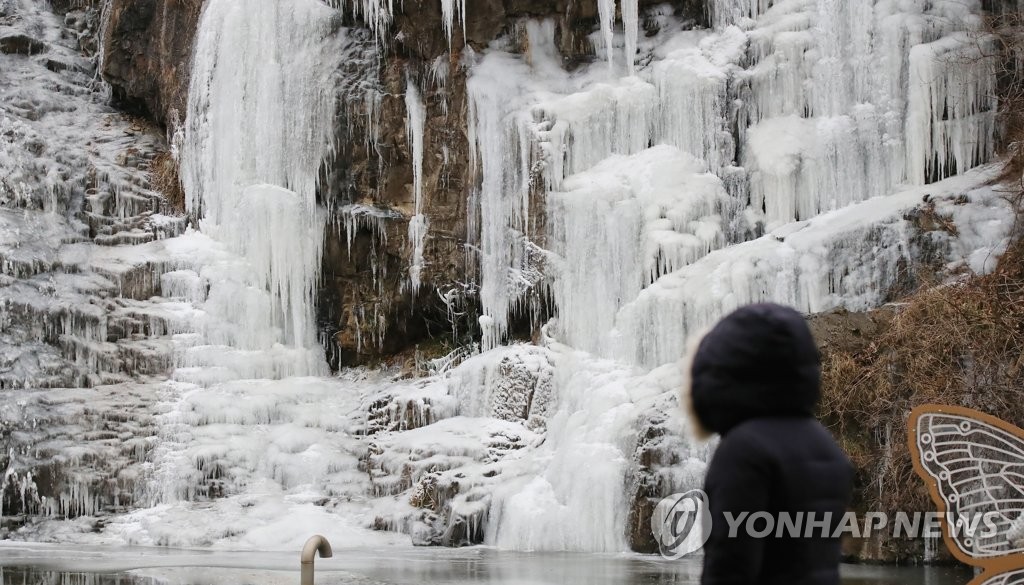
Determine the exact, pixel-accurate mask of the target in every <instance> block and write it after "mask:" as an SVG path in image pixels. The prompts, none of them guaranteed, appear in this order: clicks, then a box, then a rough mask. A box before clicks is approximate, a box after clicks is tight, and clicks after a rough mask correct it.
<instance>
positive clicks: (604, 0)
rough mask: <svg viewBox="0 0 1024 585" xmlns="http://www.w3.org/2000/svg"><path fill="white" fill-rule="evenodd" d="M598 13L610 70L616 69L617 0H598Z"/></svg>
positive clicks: (611, 71)
mask: <svg viewBox="0 0 1024 585" xmlns="http://www.w3.org/2000/svg"><path fill="white" fill-rule="evenodd" d="M597 13H598V17H599V19H600V21H601V38H602V39H603V41H604V52H605V58H606V59H608V71H609V72H610V73H613V72H614V71H615V58H614V53H615V0H597Z"/></svg>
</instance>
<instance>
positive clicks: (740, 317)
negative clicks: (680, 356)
mask: <svg viewBox="0 0 1024 585" xmlns="http://www.w3.org/2000/svg"><path fill="white" fill-rule="evenodd" d="M689 371H690V380H689V382H690V383H689V392H690V396H689V400H690V405H691V407H692V410H693V415H694V416H695V417H696V419H697V420H696V422H697V423H699V426H701V427H703V428H704V429H706V430H707V431H710V432H715V433H719V434H723V435H724V434H725V433H727V432H729V430H730V429H732V428H733V427H735V426H736V425H738V424H740V423H742V422H744V421H746V420H749V419H752V418H762V417H779V416H798V417H811V416H814V409H815V407H816V406H817V404H818V400H819V398H820V397H821V389H820V386H821V359H820V357H819V355H818V348H817V346H816V345H815V343H814V337H813V336H812V335H811V330H810V328H809V327H808V326H807V322H806V321H805V320H804V318H803V316H802V315H801V314H800V313H798V312H796V311H794V310H793V309H790V308H788V307H783V306H781V305H775V304H767V303H766V304H758V305H750V306H747V307H743V308H741V309H739V310H737V311H735V312H733V313H731V314H730V315H728V316H726V317H725V318H724V319H722V320H721V321H719V322H718V324H717V325H715V326H714V328H712V329H711V330H710V331H709V332H708V333H707V335H705V336H704V337H703V339H701V340H700V344H699V345H698V346H697V349H696V352H695V353H694V354H693V362H692V365H691V366H690V368H689Z"/></svg>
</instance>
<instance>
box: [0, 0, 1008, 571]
mask: <svg viewBox="0 0 1024 585" xmlns="http://www.w3.org/2000/svg"><path fill="white" fill-rule="evenodd" d="M440 2H441V6H440V7H441V12H442V16H443V21H444V27H445V29H444V30H445V34H446V35H447V37H448V40H449V42H452V38H453V36H454V35H455V34H456V31H457V29H458V27H459V26H460V25H461V26H462V27H463V29H465V25H466V9H467V6H466V0H440ZM21 5H23V6H25V7H28V8H27V9H26V10H24V11H22V12H21V13H19V14H18V15H17V18H12V19H9V21H10V22H13V23H15V24H13V25H10V24H4V25H0V32H3V30H5V29H4V28H3V27H4V26H15V27H19V30H22V29H24V30H31V31H34V32H36V33H37V34H38V35H39V36H41V39H42V42H43V43H44V45H45V46H46V49H45V52H44V53H42V54H40V55H38V56H35V57H26V56H23V55H6V54H0V68H2V70H3V71H4V73H5V75H4V76H2V77H0V93H2V98H3V99H2V100H0V203H2V207H0V272H2V274H0V325H2V331H0V388H3V395H2V398H0V431H2V432H3V433H7V434H4V435H3V436H4V437H5V440H6V441H8V443H5V444H9V445H10V447H9V449H8V450H7V453H8V459H9V462H8V463H7V466H8V467H7V470H6V471H5V472H4V476H3V482H2V483H0V505H2V506H3V507H4V508H3V510H2V512H0V514H2V515H3V516H7V517H10V516H13V515H28V516H32V517H52V518H62V519H65V521H64V522H53V523H49V522H44V521H33V522H29V523H28V524H27V525H26V526H24V527H23V528H20V529H19V531H18V532H16V533H14V534H13V537H15V538H25V539H41V540H67V541H78V542H91V543H122V544H123V543H131V544H145V545H170V546H181V547H195V546H212V547H220V548H231V549H256V550H269V549H280V548H293V547H295V546H298V545H300V544H301V543H302V541H303V539H304V538H305V537H307V536H308V535H309V534H310V533H311V532H322V533H324V534H326V535H327V536H328V537H329V538H330V539H331V540H332V542H335V543H338V544H367V543H369V544H371V545H377V544H380V545H391V544H395V543H397V542H406V543H407V542H409V539H410V538H411V539H412V540H413V542H416V543H419V544H456V545H457V544H467V543H478V542H485V543H488V544H491V545H495V546H497V547H500V548H507V549H517V550H576V551H614V552H617V551H622V550H624V549H625V548H626V547H627V540H626V539H627V524H628V522H630V519H629V518H628V513H627V512H628V509H629V506H630V505H631V503H632V502H634V501H635V499H636V498H639V497H647V496H645V495H644V494H651V495H657V494H665V493H670V492H672V491H676V490H682V489H688V488H691V487H695V486H697V485H699V483H700V481H701V475H702V473H703V467H704V461H705V459H706V456H707V448H706V447H705V446H701V445H697V444H694V443H691V442H688V441H687V440H685V439H684V436H685V432H686V431H685V422H684V421H683V419H682V416H681V414H680V412H679V409H678V408H677V404H676V399H675V389H676V387H677V386H678V385H679V383H680V376H681V371H680V365H679V362H678V360H679V359H680V356H681V354H682V352H683V347H684V345H685V341H686V337H687V336H688V335H689V334H691V333H692V332H695V331H698V330H699V329H701V328H702V327H704V326H706V325H708V324H710V323H712V322H713V321H714V320H715V319H716V318H718V317H719V316H721V315H722V314H723V313H724V312H726V311H728V310H730V309H732V308H734V307H736V306H737V305H740V304H743V303H747V302H751V301H758V300H768V299H770V300H775V301H780V302H785V303H789V304H792V305H794V306H796V307H798V308H799V309H801V310H803V311H805V312H808V313H813V312H818V311H823V310H828V309H832V308H835V307H847V308H850V309H866V308H870V307H873V306H876V305H878V304H879V303H881V302H884V301H885V300H886V296H887V293H888V290H889V288H890V287H894V286H897V285H899V284H900V279H901V278H903V274H902V272H901V271H902V270H903V267H904V266H905V265H906V264H908V263H912V262H913V261H914V260H915V259H916V258H920V257H923V256H928V257H929V258H937V259H938V260H937V261H938V262H939V263H940V264H945V266H943V268H946V269H950V270H956V269H970V270H973V271H976V272H984V271H987V270H991V269H992V268H993V262H994V258H995V257H996V256H997V255H998V254H999V252H1000V251H1001V250H1002V249H1003V246H1005V237H1006V234H1007V231H1008V229H1009V222H1010V221H1011V215H1010V214H1009V213H1007V210H1006V206H1005V203H1004V202H1003V201H1002V200H1001V199H1000V198H999V194H998V192H996V191H995V190H994V189H993V188H992V187H987V186H985V185H986V184H987V183H988V181H989V180H990V179H991V178H992V177H993V174H994V173H993V171H992V170H991V169H985V168H982V169H976V170H971V169H972V168H973V167H976V166H978V165H980V164H982V163H984V162H987V161H988V160H989V159H990V158H991V155H992V151H993V148H994V143H993V136H994V131H995V120H994V106H995V104H994V102H993V99H994V98H993V95H994V91H993V89H994V85H993V84H994V74H995V73H994V71H993V69H992V68H991V67H990V66H989V63H988V62H987V61H986V60H984V59H981V60H979V57H980V56H981V54H982V53H983V52H985V51H986V50H987V47H988V43H991V41H990V40H989V39H987V38H986V37H985V36H984V35H983V34H981V33H980V22H981V21H980V10H981V5H980V2H977V1H975V0H966V1H962V2H942V3H935V2H927V1H925V0H901V1H899V2H894V1H889V0H879V1H877V2H874V3H867V2H842V1H840V0H776V1H774V2H770V1H768V0H714V1H713V2H710V6H709V11H710V13H711V15H712V19H713V25H714V26H713V27H712V28H711V29H710V30H688V29H687V27H686V26H685V25H684V23H681V22H679V21H677V20H676V19H675V17H674V16H672V14H671V11H667V10H664V9H663V8H661V7H653V8H646V9H645V11H644V12H643V13H641V10H640V6H639V2H638V1H637V0H621V1H620V2H614V0H600V1H599V2H598V9H599V10H598V15H599V18H598V21H599V22H598V25H597V27H596V30H595V31H594V34H593V35H592V37H591V40H592V41H593V45H594V48H595V53H596V59H595V61H594V62H593V63H591V64H588V65H582V66H580V67H579V68H577V69H576V70H574V71H572V72H569V71H566V70H565V69H564V65H563V60H562V56H561V55H560V54H559V49H558V45H557V43H556V39H555V36H556V34H557V33H556V30H557V29H556V26H555V23H554V22H553V21H550V20H549V21H536V20H529V21H527V22H525V23H524V25H523V27H522V30H524V31H525V34H526V36H527V41H528V42H527V43H525V44H526V46H528V51H527V53H526V54H525V55H520V54H516V53H511V52H509V47H512V46H514V45H515V43H513V42H508V43H502V42H499V43H495V44H494V45H492V46H491V47H489V48H488V49H486V50H485V51H482V52H481V53H480V54H475V53H473V52H471V51H466V54H465V55H464V56H463V59H462V62H461V63H460V66H465V67H467V69H468V76H469V81H468V86H467V98H468V102H469V127H468V128H467V131H468V138H469V147H470V154H471V158H472V161H471V164H472V166H473V167H474V171H475V176H476V177H477V179H478V182H477V184H474V185H470V186H468V187H467V193H466V196H467V197H468V198H469V205H468V206H467V207H468V209H469V210H470V216H469V217H468V218H467V223H468V225H469V232H470V234H469V238H470V239H471V240H472V241H471V242H470V244H471V245H470V246H468V247H467V248H468V249H469V250H470V251H471V252H470V253H472V254H475V259H476V260H477V261H478V264H479V270H478V282H477V283H476V284H478V285H479V302H480V304H481V307H482V308H481V313H482V314H481V315H480V323H481V325H482V326H483V327H482V329H483V339H482V346H483V348H484V349H485V350H486V351H484V352H483V353H479V354H478V352H477V351H476V349H475V348H473V347H464V348H459V349H458V350H456V351H455V352H453V353H452V354H451V355H449V356H446V357H445V358H442V359H440V360H437V361H436V362H435V363H434V367H433V368H432V369H431V371H432V372H433V373H432V375H429V376H426V377H423V378H420V379H401V378H395V377H393V376H391V375H390V373H389V372H374V371H363V370H352V371H347V372H344V373H343V374H342V375H341V376H339V377H336V378H329V377H326V376H322V375H321V374H324V373H325V371H326V366H325V360H324V356H323V350H322V349H321V348H320V347H319V345H318V343H317V340H316V336H315V324H314V321H313V315H312V307H313V294H314V288H315V284H316V281H317V278H318V271H319V266H320V261H321V254H322V249H321V246H322V236H323V231H324V230H325V229H344V230H345V231H346V233H347V235H348V237H349V238H350V239H349V240H348V244H349V253H350V254H351V253H354V251H353V248H352V243H353V240H352V239H351V238H352V237H353V234H355V233H356V231H358V230H359V229H363V230H369V231H371V232H372V233H373V234H374V235H375V237H376V238H378V239H380V240H383V239H384V238H386V237H387V231H386V230H385V225H386V224H387V222H390V221H396V220H399V219H401V217H402V216H401V215H400V214H398V212H394V211H386V210H383V209H380V208H376V207H370V206H367V205H364V204H362V203H357V202H348V201H346V202H340V203H338V206H337V207H336V208H335V209H332V210H331V220H332V221H333V222H335V223H334V224H332V225H331V226H330V227H329V228H328V227H327V226H326V225H325V224H326V222H327V219H326V215H327V214H326V213H325V211H324V210H323V209H321V208H320V207H319V206H318V205H317V203H316V201H317V199H316V191H317V187H318V185H317V182H318V180H319V177H320V176H321V170H322V169H321V167H322V165H323V163H324V161H325V160H326V159H328V158H330V157H329V155H330V154H331V149H332V148H333V146H334V145H333V144H332V140H333V139H335V137H336V136H335V133H334V131H335V130H336V129H335V128H333V125H334V124H335V122H336V119H335V116H336V114H339V112H336V111H335V110H336V107H337V105H338V103H339V102H347V103H358V104H359V105H360V107H359V108H355V110H358V111H359V112H360V113H362V112H365V119H359V120H350V119H348V118H345V116H346V115H347V114H348V113H347V112H342V113H340V114H341V115H340V117H341V118H345V119H346V120H348V121H349V122H350V123H353V124H365V125H366V127H367V129H368V131H367V132H366V134H367V135H368V136H369V137H370V138H369V140H370V142H372V141H373V140H375V139H376V136H377V134H376V132H375V130H374V129H375V128H377V127H378V120H376V119H375V117H376V116H378V115H379V113H380V111H381V103H382V101H381V100H382V99H384V98H383V96H382V94H381V91H380V88H379V87H376V86H372V85H373V84H367V83H364V82H365V81H366V77H367V76H370V77H372V76H373V75H374V74H375V73H374V72H375V71H377V70H376V69H374V68H375V67H377V66H379V59H380V55H379V54H378V53H377V52H376V50H375V49H374V48H373V47H374V45H373V43H372V40H373V38H374V37H376V38H377V39H383V38H384V37H385V35H386V34H387V33H388V31H389V29H390V27H391V26H392V24H393V21H394V18H395V11H396V10H400V9H403V8H404V9H408V8H409V6H411V5H409V6H405V7H403V6H402V5H401V3H398V2H392V0H352V1H351V2H350V1H348V0H335V1H334V2H328V3H324V2H319V1H318V0H294V1H287V2H286V1H285V0H254V1H253V2H240V1H238V0H209V1H208V2H207V5H206V8H205V11H204V14H203V17H202V21H201V26H200V31H199V36H198V38H197V43H196V48H195V55H194V59H193V72H192V74H193V78H192V81H193V82H192V86H191V89H190V94H189V111H188V116H187V119H186V124H187V126H186V129H185V132H184V134H183V142H182V143H181V145H180V146H181V149H180V153H179V154H180V157H181V163H182V168H183V171H184V175H183V179H184V182H185V187H186V191H187V195H188V206H189V209H190V211H191V212H192V213H193V214H194V215H195V216H196V217H197V218H200V219H201V221H200V223H199V225H198V229H190V230H188V231H185V230H184V225H185V221H184V220H183V219H181V218H174V217H169V216H166V215H164V214H163V213H162V211H165V210H164V209H162V208H161V203H160V201H161V199H160V197H159V196H158V195H157V194H156V193H154V192H153V191H152V190H151V189H150V188H149V184H148V181H149V179H148V172H149V170H150V169H151V166H152V165H153V164H155V163H154V156H153V155H152V151H154V150H155V149H156V144H155V142H156V141H155V140H153V139H152V138H151V137H148V136H147V135H146V134H145V132H142V131H141V130H136V129H133V128H132V127H131V125H130V124H128V123H126V122H125V121H124V120H123V119H121V118H120V117H118V116H117V115H116V114H115V113H114V112H113V111H112V110H110V109H109V108H107V107H106V106H105V105H104V98H105V94H104V90H103V88H102V87H101V86H98V85H97V84H96V83H95V80H94V77H93V71H94V69H93V64H92V63H91V62H89V60H88V59H85V58H83V57H81V55H80V54H79V53H78V52H77V51H76V50H74V48H73V47H70V46H67V45H66V39H67V38H68V37H69V36H70V35H67V34H64V33H65V32H66V31H65V30H64V27H65V26H67V25H66V23H63V22H61V21H60V20H59V19H57V18H56V17H55V16H54V15H53V14H52V13H51V12H50V10H49V9H48V8H47V7H46V6H44V4H43V3H42V2H38V3H37V2H35V0H24V1H23V2H21ZM3 7H4V4H3V3H0V10H2V9H3ZM342 12H347V13H349V14H354V15H355V16H356V17H357V18H358V19H359V20H361V21H363V22H364V23H365V24H366V26H367V27H368V28H369V29H370V30H369V31H363V32H362V33H358V35H357V33H355V32H353V31H351V30H348V29H345V28H343V27H341V22H342V19H341V18H340V14H341V13H342ZM4 22H7V21H4ZM641 27H643V29H642V28H641ZM39 31H42V32H39ZM641 33H643V34H641ZM361 39H366V41H365V42H363V40H361ZM620 49H621V55H622V56H621V57H620V56H619V55H620V53H619V51H620ZM346 60H349V63H350V64H351V62H353V60H354V61H356V62H358V63H359V64H360V67H362V66H363V65H365V69H366V71H362V72H358V73H353V72H351V71H349V70H350V69H352V68H351V67H349V68H347V69H346V71H345V72H344V73H342V72H340V69H339V65H340V64H342V63H343V62H344V61H346ZM48 61H59V62H60V64H61V66H60V67H56V66H54V67H52V68H51V67H48V66H47V63H48ZM446 61H447V59H439V60H438V61H437V62H435V63H434V64H433V66H432V67H431V73H430V75H432V76H433V77H432V80H433V81H437V80H442V79H443V80H445V83H436V84H435V85H436V87H439V88H440V87H442V86H444V87H446V84H447V83H449V82H450V81H451V80H449V76H450V74H451V72H450V71H449V69H448V68H449V67H451V66H452V64H450V63H447V62H446ZM411 71H413V72H414V71H415V70H414V69H412V70H411ZM353 75H354V76H355V77H352V76H353ZM346 76H348V77H346ZM35 80H42V82H41V83H40V82H36V81H35ZM417 83H418V77H417V76H416V74H415V73H412V74H410V75H409V77H407V79H406V92H405V96H404V98H405V110H406V120H405V122H406V130H407V133H408V142H409V147H410V148H409V151H410V154H411V155H412V170H413V173H412V176H413V181H412V185H411V189H412V192H411V195H412V197H411V201H412V204H413V205H412V209H411V213H408V214H407V215H408V216H410V217H411V221H410V222H409V227H408V244H409V250H410V251H411V253H410V263H409V266H408V276H409V283H410V284H411V288H412V289H413V290H415V289H417V288H419V287H421V286H423V284H424V283H423V282H422V278H421V277H422V270H423V268H424V267H423V263H424V242H425V236H426V232H427V218H426V214H425V211H426V209H427V206H426V199H425V195H426V193H425V187H424V164H425V162H424V161H425V160H430V159H429V158H428V157H430V156H432V155H434V154H435V153H432V152H430V148H431V145H430V144H429V143H428V141H427V140H426V135H425V134H426V132H427V122H428V121H427V119H426V109H425V107H424V99H423V98H424V96H423V92H422V91H421V87H423V86H420V85H417ZM371 86H372V87H371ZM439 93H443V92H440V90H439ZM431 98H432V99H433V94H432V95H431ZM442 99H443V98H442ZM83 145H90V146H89V148H86V147H85V146H83ZM365 146H366V148H373V147H374V146H375V145H374V144H367V145H365ZM954 175H955V176H954ZM922 205H926V206H928V210H929V212H930V213H935V214H938V215H941V216H943V217H946V218H948V219H949V220H950V221H951V222H952V223H953V224H955V226H956V230H955V233H941V232H929V233H926V234H922V233H920V231H919V228H918V227H917V226H915V225H913V221H912V219H913V214H914V213H915V209H917V208H919V207H920V206H922ZM80 212H81V213H80ZM537 226H544V227H543V230H544V231H543V233H538V232H537V230H538V229H539V228H538V227H537ZM374 270H375V271H376V270H383V268H382V267H375V268H374ZM382 281H383V279H380V278H379V279H378V282H382ZM541 288H542V289H544V292H545V293H549V296H550V299H551V300H552V301H553V305H554V307H555V309H556V312H557V319H555V320H554V321H552V322H549V323H547V324H546V325H545V326H544V327H543V329H542V330H541V331H540V332H538V341H537V342H536V343H533V344H528V345H526V344H516V345H503V343H505V342H507V336H508V328H509V324H510V316H511V314H513V313H514V312H516V311H523V310H526V309H527V307H526V305H527V299H526V297H527V294H528V293H530V292H531V291H534V290H536V289H541ZM382 292H383V291H382ZM438 294H442V293H440V292H439V293H438ZM374 311H375V309H367V308H365V307H360V308H359V309H358V310H355V311H354V313H355V318H356V319H358V320H360V321H361V322H367V321H370V320H373V321H377V320H379V318H380V315H379V314H377V313H375V312H374ZM375 341H376V340H363V339H359V340H357V342H358V343H360V344H362V343H371V342H375ZM168 372H170V374H169V375H168ZM168 377H169V378H170V379H167V378H168ZM72 387H74V388H72ZM8 430H10V432H9V433H8ZM6 437H9V439H8V438H6ZM651 453H654V454H656V455H657V457H656V459H658V460H659V461H662V463H663V464H661V465H660V466H657V465H654V466H650V465H646V464H645V463H644V462H645V461H650V460H652V459H651V457H650V455H651ZM46 489H49V490H50V491H51V492H53V493H55V494H56V495H53V496H51V497H43V496H42V495H41V494H42V493H43V491H45V490H46ZM644 490H648V491H644ZM369 527H373V528H376V529H378V530H379V529H382V528H384V529H389V530H394V531H399V532H403V533H406V535H407V536H406V535H402V536H396V535H389V534H384V533H380V532H377V533H375V534H373V533H370V532H369V531H368V528H369ZM0 529H6V528H4V527H3V526H0Z"/></svg>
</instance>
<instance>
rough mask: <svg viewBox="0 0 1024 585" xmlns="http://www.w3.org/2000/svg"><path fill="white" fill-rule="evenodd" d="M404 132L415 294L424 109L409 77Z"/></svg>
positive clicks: (422, 223)
mask: <svg viewBox="0 0 1024 585" xmlns="http://www.w3.org/2000/svg"><path fill="white" fill-rule="evenodd" d="M405 109H406V120H405V123H406V131H407V134H408V137H409V145H410V149H411V151H412V169H413V197H414V201H415V203H414V207H413V210H414V212H413V216H412V218H410V220H409V243H410V244H411V245H412V249H413V252H412V261H411V265H410V266H409V282H410V284H411V286H412V292H413V294H414V295H415V294H416V292H417V291H418V290H419V288H420V275H421V273H422V272H423V244H424V240H425V239H426V235H427V227H428V221H427V217H426V215H424V213H423V133H424V125H425V122H426V115H427V114H426V109H425V108H424V106H423V99H422V98H421V97H420V92H419V89H418V88H417V87H416V83H415V82H414V81H413V79H412V76H407V77H406V88H405Z"/></svg>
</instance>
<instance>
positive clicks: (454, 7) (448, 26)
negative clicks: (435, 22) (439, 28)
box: [441, 0, 467, 49]
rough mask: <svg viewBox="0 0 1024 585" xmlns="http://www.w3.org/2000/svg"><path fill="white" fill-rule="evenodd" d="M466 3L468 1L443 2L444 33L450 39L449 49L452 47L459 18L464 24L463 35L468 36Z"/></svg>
mask: <svg viewBox="0 0 1024 585" xmlns="http://www.w3.org/2000/svg"><path fill="white" fill-rule="evenodd" d="M466 2H467V0H441V19H442V22H443V23H444V33H445V35H446V36H447V37H448V48H449V49H451V46H452V34H453V33H454V31H455V20H456V17H458V19H459V22H460V23H461V24H462V35H463V39H465V35H466Z"/></svg>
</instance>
